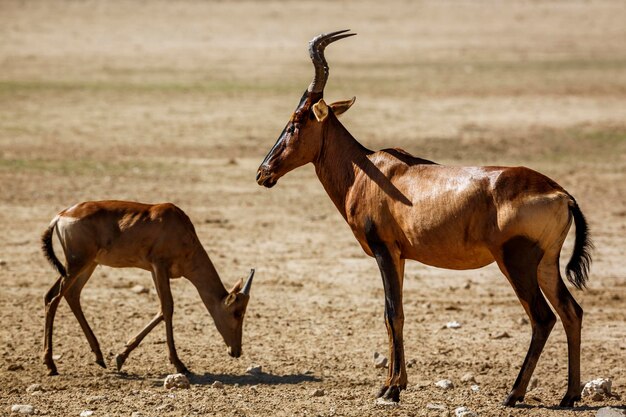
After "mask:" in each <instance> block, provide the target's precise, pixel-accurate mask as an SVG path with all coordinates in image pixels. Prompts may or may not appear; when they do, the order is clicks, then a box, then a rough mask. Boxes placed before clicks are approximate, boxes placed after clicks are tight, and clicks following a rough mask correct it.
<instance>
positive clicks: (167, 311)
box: [152, 265, 189, 373]
mask: <svg viewBox="0 0 626 417" xmlns="http://www.w3.org/2000/svg"><path fill="white" fill-rule="evenodd" d="M152 278H153V279H154V285H155V287H156V289H157V293H158V295H159V300H160V301H161V313H163V319H164V320H165V334H166V337H167V347H168V349H169V357H170V362H171V363H172V365H174V366H175V367H176V370H177V371H178V372H180V373H189V370H188V369H187V367H186V366H185V365H184V364H183V363H182V362H181V360H180V359H179V358H178V354H177V353H176V346H175V345H174V329H173V326H172V316H173V315H174V300H173V299H172V291H171V289H170V277H169V276H168V275H167V273H166V269H165V268H163V267H162V266H160V265H154V270H153V273H152Z"/></svg>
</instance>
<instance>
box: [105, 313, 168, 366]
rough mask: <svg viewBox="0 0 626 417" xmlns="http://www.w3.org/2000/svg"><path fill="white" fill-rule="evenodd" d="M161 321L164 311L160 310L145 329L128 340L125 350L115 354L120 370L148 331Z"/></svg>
mask: <svg viewBox="0 0 626 417" xmlns="http://www.w3.org/2000/svg"><path fill="white" fill-rule="evenodd" d="M161 321H163V313H162V312H160V311H159V312H158V313H157V315H156V316H154V318H153V319H152V320H150V323H148V325H147V326H146V327H144V328H143V330H141V331H140V332H139V333H137V334H136V335H135V336H134V337H133V338H132V339H130V340H129V341H128V342H126V346H125V349H124V351H123V352H122V353H120V354H118V355H116V356H115V365H116V366H117V370H118V372H119V371H121V370H122V366H123V365H124V362H126V359H127V358H128V355H130V352H132V351H133V350H135V348H136V347H137V346H139V344H140V343H141V341H142V340H143V339H144V337H146V336H147V335H148V333H150V332H151V331H152V329H154V328H155V327H156V325H157V324H159V323H161Z"/></svg>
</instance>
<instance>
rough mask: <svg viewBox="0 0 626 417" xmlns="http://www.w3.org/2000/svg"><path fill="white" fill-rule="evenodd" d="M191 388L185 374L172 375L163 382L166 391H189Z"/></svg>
mask: <svg viewBox="0 0 626 417" xmlns="http://www.w3.org/2000/svg"><path fill="white" fill-rule="evenodd" d="M190 386H191V384H189V379H187V377H186V376H185V375H184V374H172V375H168V376H167V377H165V381H163V388H165V389H175V388H184V389H187V388H189V387H190Z"/></svg>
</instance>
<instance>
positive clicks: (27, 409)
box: [11, 404, 35, 414]
mask: <svg viewBox="0 0 626 417" xmlns="http://www.w3.org/2000/svg"><path fill="white" fill-rule="evenodd" d="M11 412H12V413H16V414H34V413H35V407H33V406H32V405H29V404H15V405H13V406H12V407H11Z"/></svg>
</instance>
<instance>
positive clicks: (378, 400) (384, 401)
mask: <svg viewBox="0 0 626 417" xmlns="http://www.w3.org/2000/svg"><path fill="white" fill-rule="evenodd" d="M376 405H383V406H385V407H399V406H400V403H397V402H395V401H391V400H387V399H385V398H383V397H378V398H376Z"/></svg>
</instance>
